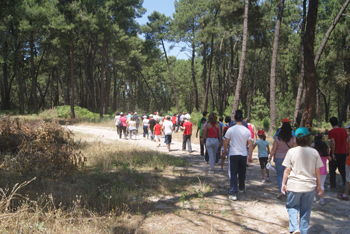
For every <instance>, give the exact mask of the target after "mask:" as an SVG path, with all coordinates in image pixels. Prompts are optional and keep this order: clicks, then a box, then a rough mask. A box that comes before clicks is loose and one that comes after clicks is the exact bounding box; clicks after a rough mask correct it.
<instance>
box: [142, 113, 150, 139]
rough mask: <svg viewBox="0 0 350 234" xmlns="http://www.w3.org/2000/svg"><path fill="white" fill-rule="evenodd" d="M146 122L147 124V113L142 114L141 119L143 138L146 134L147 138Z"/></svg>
mask: <svg viewBox="0 0 350 234" xmlns="http://www.w3.org/2000/svg"><path fill="white" fill-rule="evenodd" d="M148 124H149V120H148V119H147V115H146V116H143V120H142V129H143V138H145V137H146V136H147V139H148V136H149V134H148Z"/></svg>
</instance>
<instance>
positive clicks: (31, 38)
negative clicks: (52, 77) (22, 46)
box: [28, 22, 38, 114]
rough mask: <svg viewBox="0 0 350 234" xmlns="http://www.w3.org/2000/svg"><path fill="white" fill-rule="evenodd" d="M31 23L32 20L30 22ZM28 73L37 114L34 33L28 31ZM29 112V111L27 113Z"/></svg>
mask: <svg viewBox="0 0 350 234" xmlns="http://www.w3.org/2000/svg"><path fill="white" fill-rule="evenodd" d="M30 24H31V25H33V23H32V22H30ZM30 65H31V66H30V75H31V77H32V97H33V106H34V113H35V114H38V97H37V93H36V83H37V79H36V76H35V65H34V35H33V32H31V33H30ZM28 114H29V113H28Z"/></svg>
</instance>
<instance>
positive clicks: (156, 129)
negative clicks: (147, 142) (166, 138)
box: [154, 120, 162, 147]
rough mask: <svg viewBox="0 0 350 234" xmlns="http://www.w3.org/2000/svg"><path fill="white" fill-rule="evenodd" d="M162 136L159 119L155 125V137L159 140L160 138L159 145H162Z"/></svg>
mask: <svg viewBox="0 0 350 234" xmlns="http://www.w3.org/2000/svg"><path fill="white" fill-rule="evenodd" d="M161 136H162V127H161V126H160V124H159V120H156V125H155V126H154V137H155V138H154V141H155V142H157V140H158V143H157V144H158V145H157V147H159V146H160V138H162V137H161Z"/></svg>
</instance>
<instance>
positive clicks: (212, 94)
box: [209, 70, 216, 111]
mask: <svg viewBox="0 0 350 234" xmlns="http://www.w3.org/2000/svg"><path fill="white" fill-rule="evenodd" d="M215 76H216V70H215V71H214V75H213V79H212V81H211V82H210V80H209V83H211V86H210V95H211V104H212V109H213V111H215V100H214V80H215Z"/></svg>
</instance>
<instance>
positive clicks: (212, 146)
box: [205, 138, 220, 171]
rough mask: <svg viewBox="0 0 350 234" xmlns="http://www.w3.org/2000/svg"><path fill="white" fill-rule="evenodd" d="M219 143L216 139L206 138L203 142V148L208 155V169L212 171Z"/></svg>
mask: <svg viewBox="0 0 350 234" xmlns="http://www.w3.org/2000/svg"><path fill="white" fill-rule="evenodd" d="M219 145H220V142H219V139H218V138H207V140H206V141H205V148H206V149H207V152H208V155H209V162H210V169H211V170H212V171H214V165H215V159H216V152H217V151H218V148H219Z"/></svg>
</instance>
